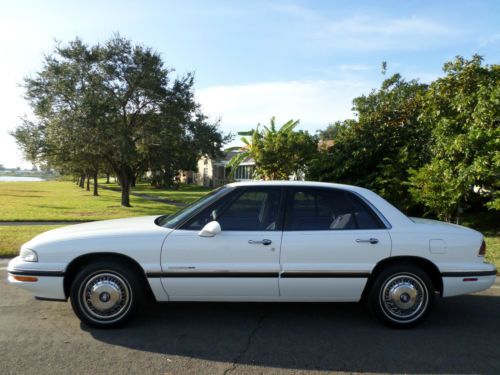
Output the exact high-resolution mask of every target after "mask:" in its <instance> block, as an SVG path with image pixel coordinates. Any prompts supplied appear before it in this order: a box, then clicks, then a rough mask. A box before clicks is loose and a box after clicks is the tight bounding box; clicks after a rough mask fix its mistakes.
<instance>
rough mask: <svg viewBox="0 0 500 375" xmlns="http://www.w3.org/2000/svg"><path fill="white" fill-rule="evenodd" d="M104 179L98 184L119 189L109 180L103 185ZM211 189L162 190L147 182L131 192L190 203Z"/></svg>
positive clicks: (181, 188) (195, 186)
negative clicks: (108, 182)
mask: <svg viewBox="0 0 500 375" xmlns="http://www.w3.org/2000/svg"><path fill="white" fill-rule="evenodd" d="M105 181H106V180H105V179H100V180H99V183H100V184H101V185H102V186H109V187H113V188H119V185H118V184H117V183H115V182H114V180H113V179H111V183H110V184H106V183H105ZM211 190H212V189H210V188H206V187H203V186H197V185H184V184H182V185H180V186H179V188H178V189H177V190H174V189H162V188H155V187H152V186H151V185H150V184H149V183H148V182H138V183H137V184H136V186H135V187H133V188H132V192H134V193H139V194H146V195H150V196H153V197H158V198H165V199H169V200H172V201H177V202H182V203H191V202H194V201H195V200H197V199H199V198H201V197H202V196H204V195H205V194H207V193H208V192H210V191H211Z"/></svg>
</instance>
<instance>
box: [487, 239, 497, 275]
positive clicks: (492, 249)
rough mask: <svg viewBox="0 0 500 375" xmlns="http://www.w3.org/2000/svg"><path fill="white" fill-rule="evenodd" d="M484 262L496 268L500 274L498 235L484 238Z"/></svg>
mask: <svg viewBox="0 0 500 375" xmlns="http://www.w3.org/2000/svg"><path fill="white" fill-rule="evenodd" d="M485 241H486V260H488V262H490V263H493V264H495V265H496V266H497V270H498V271H499V272H500V235H491V236H485Z"/></svg>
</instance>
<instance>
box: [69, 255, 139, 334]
mask: <svg viewBox="0 0 500 375" xmlns="http://www.w3.org/2000/svg"><path fill="white" fill-rule="evenodd" d="M140 285H141V282H140V279H139V278H138V277H137V275H136V274H135V273H134V272H133V270H131V269H130V268H129V267H127V266H126V265H125V264H121V263H118V262H116V261H106V260H101V261H96V262H94V263H91V264H88V265H87V266H85V267H83V268H82V270H81V271H80V272H79V273H78V275H77V276H76V277H75V279H74V281H73V283H72V286H71V293H70V299H71V305H72V307H73V310H74V311H75V313H76V315H77V316H78V317H79V318H80V320H81V321H82V322H83V323H85V324H87V325H89V326H92V327H96V328H111V327H118V326H121V325H123V324H125V323H126V322H127V321H128V320H129V319H130V318H131V317H132V315H133V314H134V312H135V310H136V307H137V305H138V303H139V302H140V300H142V296H143V291H142V290H141V288H140Z"/></svg>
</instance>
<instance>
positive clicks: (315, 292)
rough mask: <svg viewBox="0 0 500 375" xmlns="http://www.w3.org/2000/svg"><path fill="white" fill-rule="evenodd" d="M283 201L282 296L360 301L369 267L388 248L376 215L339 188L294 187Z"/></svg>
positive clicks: (354, 196) (384, 234)
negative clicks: (284, 218)
mask: <svg viewBox="0 0 500 375" xmlns="http://www.w3.org/2000/svg"><path fill="white" fill-rule="evenodd" d="M286 206H287V214H286V222H285V228H284V232H283V241H282V246H281V266H282V272H281V275H280V292H281V293H280V294H281V296H282V297H283V298H285V299H291V300H293V299H300V300H304V299H314V300H322V299H324V300H336V301H356V300H358V299H359V298H360V296H361V293H362V291H363V288H364V286H365V284H366V281H367V279H368V277H369V275H370V272H371V270H372V269H373V267H374V266H375V265H376V264H377V262H379V261H380V260H381V259H384V258H386V257H388V256H390V253H391V238H390V236H389V233H388V231H387V229H386V228H385V226H384V224H383V223H382V221H381V220H380V218H378V216H377V215H376V214H375V213H374V212H373V211H372V210H371V209H370V207H369V206H368V205H367V204H365V203H364V202H363V201H362V200H361V199H360V198H359V197H357V196H356V195H354V194H353V193H351V192H348V191H344V190H337V189H329V188H311V187H305V188H300V187H294V188H291V189H290V190H289V193H288V200H287V205H286Z"/></svg>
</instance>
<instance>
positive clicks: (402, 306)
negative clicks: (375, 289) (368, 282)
mask: <svg viewBox="0 0 500 375" xmlns="http://www.w3.org/2000/svg"><path fill="white" fill-rule="evenodd" d="M379 300H380V306H381V307H382V311H383V312H384V314H385V315H386V316H387V317H388V318H389V319H391V320H393V321H396V322H405V323H409V322H412V321H414V320H416V319H418V318H419V317H420V316H421V315H422V314H423V313H424V312H425V310H426V308H427V305H428V304H429V293H428V290H427V286H426V285H425V283H424V282H423V281H422V280H421V279H420V278H419V277H418V276H416V275H413V274H409V273H403V274H399V275H394V276H392V277H391V278H389V279H388V280H387V281H386V282H384V284H383V285H382V288H381V290H380V299H379Z"/></svg>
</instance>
